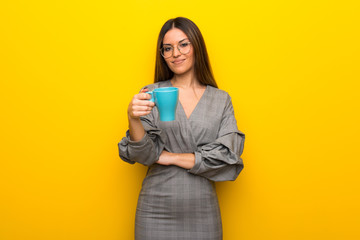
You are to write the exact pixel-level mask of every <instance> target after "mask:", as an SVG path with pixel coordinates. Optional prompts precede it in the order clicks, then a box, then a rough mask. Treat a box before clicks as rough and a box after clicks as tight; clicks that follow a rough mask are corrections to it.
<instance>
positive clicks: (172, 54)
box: [159, 38, 191, 59]
mask: <svg viewBox="0 0 360 240" xmlns="http://www.w3.org/2000/svg"><path fill="white" fill-rule="evenodd" d="M185 40H188V41H187V42H183V43H189V44H190V46H191V42H190V41H189V39H187V38H185V39H183V40H180V41H179V42H178V44H177V45H176V47H177V49H178V50H179V53H181V54H182V55H185V54H188V53H189V52H190V50H191V47H190V50H189V52H187V53H182V52H181V50H180V48H179V43H181V42H182V41H185ZM164 45H170V46H171V48H172V53H171V56H170V57H165V56H164V55H163V53H162V50H163V48H164ZM174 49H175V48H174V46H173V45H171V44H163V46H162V47H161V48H160V50H159V51H160V55H161V56H162V57H163V58H164V59H168V58H171V57H173V56H174Z"/></svg>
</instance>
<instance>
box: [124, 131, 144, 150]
mask: <svg viewBox="0 0 360 240" xmlns="http://www.w3.org/2000/svg"><path fill="white" fill-rule="evenodd" d="M126 138H127V139H128V144H129V145H130V146H132V147H142V146H144V145H145V144H146V142H147V141H148V139H149V136H148V135H147V134H146V132H145V135H144V137H143V138H142V139H141V140H140V141H133V140H130V133H129V130H127V131H126Z"/></svg>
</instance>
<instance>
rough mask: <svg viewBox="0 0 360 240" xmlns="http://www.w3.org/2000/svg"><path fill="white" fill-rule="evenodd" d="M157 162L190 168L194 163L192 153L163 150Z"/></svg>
mask: <svg viewBox="0 0 360 240" xmlns="http://www.w3.org/2000/svg"><path fill="white" fill-rule="evenodd" d="M157 163H158V164H161V165H175V166H178V167H182V168H185V169H191V168H192V167H193V166H194V165H195V154H194V153H170V152H168V151H165V150H164V151H163V152H162V153H161V155H160V158H159V160H158V161H157Z"/></svg>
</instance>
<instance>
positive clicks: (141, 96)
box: [134, 92, 151, 100]
mask: <svg viewBox="0 0 360 240" xmlns="http://www.w3.org/2000/svg"><path fill="white" fill-rule="evenodd" d="M134 97H135V98H136V99H141V100H146V99H151V95H150V94H148V93H145V92H144V93H139V94H136V95H135V96H134Z"/></svg>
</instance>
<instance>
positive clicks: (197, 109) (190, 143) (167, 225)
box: [118, 17, 245, 240]
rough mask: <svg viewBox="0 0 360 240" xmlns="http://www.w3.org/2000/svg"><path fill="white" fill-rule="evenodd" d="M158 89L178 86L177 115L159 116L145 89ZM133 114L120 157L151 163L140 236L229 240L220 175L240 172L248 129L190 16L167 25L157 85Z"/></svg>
mask: <svg viewBox="0 0 360 240" xmlns="http://www.w3.org/2000/svg"><path fill="white" fill-rule="evenodd" d="M159 87H177V88H179V103H178V106H177V109H176V120H175V121H170V122H162V121H160V120H159V113H158V111H157V108H154V103H152V102H150V101H148V100H149V99H150V98H151V96H150V94H147V93H146V92H147V91H152V90H153V89H155V88H159ZM128 120H129V130H128V131H127V133H126V137H124V138H123V139H122V140H121V141H120V143H119V144H118V146H119V152H120V157H121V159H123V160H124V161H126V162H129V163H132V164H133V163H135V162H138V163H141V164H144V165H146V166H149V167H148V172H147V175H146V177H145V179H144V181H143V185H142V189H141V192H140V196H139V200H138V205H137V210H136V221H135V239H136V240H150V239H151V240H172V239H191V240H196V239H202V240H204V239H206V240H219V239H222V224H221V216H220V210H219V204H218V200H217V195H216V191H215V186H214V181H228V180H230V181H231V180H235V179H236V177H237V176H238V175H239V173H240V171H241V170H242V169H243V167H244V165H243V162H242V159H241V158H240V155H241V154H242V152H243V147H244V139H245V135H244V134H243V133H242V132H240V131H239V130H238V128H237V125H236V120H235V117H234V110H233V106H232V102H231V98H230V96H229V95H228V94H227V93H226V92H225V91H222V90H219V89H218V88H217V85H216V82H215V79H214V77H213V75H212V71H211V67H210V63H209V59H208V55H207V51H206V47H205V42H204V40H203V37H202V35H201V33H200V30H199V29H198V27H197V26H196V25H195V24H194V23H193V22H192V21H191V20H189V19H187V18H182V17H178V18H174V19H170V20H168V21H167V22H166V23H165V24H164V26H163V27H162V29H161V31H160V34H159V38H158V43H157V55H156V66H155V83H154V84H150V85H148V86H146V87H144V88H143V89H142V90H141V91H140V93H139V94H136V95H135V96H134V97H133V99H132V100H131V102H130V104H129V108H128Z"/></svg>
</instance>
